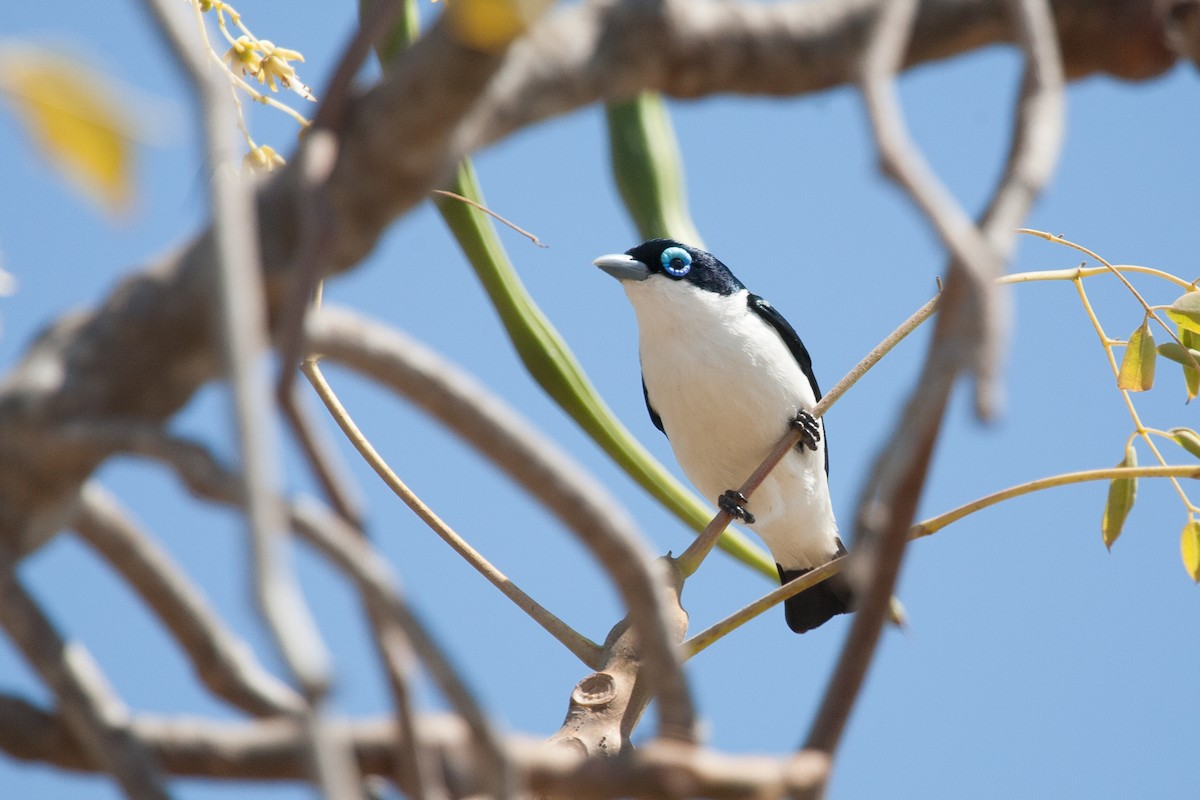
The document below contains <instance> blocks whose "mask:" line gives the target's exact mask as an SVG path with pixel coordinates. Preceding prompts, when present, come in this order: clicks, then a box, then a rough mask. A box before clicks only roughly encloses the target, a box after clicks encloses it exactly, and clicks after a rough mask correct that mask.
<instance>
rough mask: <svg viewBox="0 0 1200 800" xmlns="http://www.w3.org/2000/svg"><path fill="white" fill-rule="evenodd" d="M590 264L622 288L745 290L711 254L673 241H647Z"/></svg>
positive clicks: (725, 293)
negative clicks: (646, 284) (672, 285)
mask: <svg viewBox="0 0 1200 800" xmlns="http://www.w3.org/2000/svg"><path fill="white" fill-rule="evenodd" d="M592 263H593V264H595V265H596V266H597V267H599V268H600V269H602V270H604V271H605V272H607V273H608V274H609V275H612V276H613V277H614V278H616V279H617V280H619V281H621V282H622V283H624V284H625V285H626V287H630V286H631V285H632V284H637V283H641V282H642V281H653V282H656V283H662V282H668V281H671V282H679V283H686V284H690V285H691V286H694V287H696V288H698V289H702V290H704V291H708V292H713V293H715V294H719V295H730V294H733V293H734V292H736V291H738V290H740V289H744V288H746V287H745V286H743V285H742V282H741V281H739V280H738V279H737V278H736V277H734V274H733V273H732V272H730V271H729V267H727V266H725V265H724V264H722V263H721V262H720V261H718V260H717V258H716V257H715V256H713V255H712V253H708V252H706V251H704V250H701V249H700V248H698V247H691V246H689V245H686V244H682V243H681V242H677V241H675V240H674V239H651V240H650V241H648V242H643V243H642V244H639V245H638V246H637V247H634V248H633V249H631V250H626V251H625V252H624V253H620V254H614V255H607V256H600V257H599V258H597V259H596V260H595V261H593V262H592Z"/></svg>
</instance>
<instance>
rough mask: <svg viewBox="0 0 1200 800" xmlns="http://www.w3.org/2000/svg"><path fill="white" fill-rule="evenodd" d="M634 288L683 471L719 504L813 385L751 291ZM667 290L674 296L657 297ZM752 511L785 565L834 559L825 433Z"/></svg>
mask: <svg viewBox="0 0 1200 800" xmlns="http://www.w3.org/2000/svg"><path fill="white" fill-rule="evenodd" d="M656 284H657V285H656ZM627 287H628V289H627V291H628V294H629V296H630V300H631V301H632V302H633V306H634V309H635V311H637V314H638V327H639V331H640V352H641V359H642V375H643V378H644V380H645V382H646V391H647V393H648V395H649V397H650V404H651V405H652V406H653V407H654V409H655V411H657V412H658V414H659V416H660V417H661V418H662V422H663V427H664V428H665V429H666V434H667V437H668V438H669V439H670V442H671V447H672V449H673V450H674V451H675V457H676V459H677V460H678V461H679V464H680V466H681V467H682V468H683V471H684V473H685V474H686V475H687V476H688V479H689V480H690V481H691V482H692V483H693V484H695V486H696V488H697V489H698V490H699V491H700V492H701V494H703V495H704V496H705V498H707V499H708V500H709V501H710V502H714V503H715V502H716V500H717V498H718V497H719V496H720V495H721V494H722V493H723V492H724V491H725V490H727V489H737V488H738V487H739V486H741V485H742V483H743V482H744V481H745V480H746V478H748V477H749V476H750V473H751V472H753V471H754V469H755V468H757V467H758V465H759V464H760V463H761V462H762V460H763V458H764V457H766V455H767V453H769V452H770V451H771V448H772V447H774V446H775V444H776V443H777V442H778V441H779V439H780V438H781V437H782V436H783V435H784V434H785V433H786V432H787V429H788V421H789V420H790V419H791V418H792V417H794V416H795V415H796V412H797V411H799V410H801V409H802V408H811V407H812V406H813V405H814V404H815V402H816V398H815V396H814V394H813V391H812V387H811V386H810V385H809V383H808V379H807V378H806V377H805V375H804V373H803V372H802V371H801V369H800V366H799V365H798V364H797V363H796V361H795V359H794V358H793V357H792V355H791V353H790V352H789V351H788V349H787V347H786V345H784V343H783V340H782V339H780V338H779V335H778V334H777V333H776V332H775V331H774V329H773V328H771V327H770V326H769V325H768V324H767V323H766V322H765V321H763V320H762V319H760V318H759V317H758V316H757V315H755V314H751V313H747V312H746V308H747V307H746V292H745V291H742V292H738V293H736V294H734V295H731V296H727V297H720V296H717V295H713V294H711V293H707V292H702V291H700V290H698V289H695V288H694V287H688V286H686V285H684V284H674V285H672V284H669V283H666V281H657V280H647V281H644V282H642V283H639V284H636V285H628V284H627ZM681 289H683V290H684V291H683V292H681V291H680V290H681ZM665 291H671V292H672V296H671V297H670V302H665V298H654V297H653V294H652V293H655V292H665ZM680 295H685V297H684V299H683V302H681V301H680V300H681V299H680ZM664 308H667V309H670V311H669V312H668V313H664V311H663V310H664ZM747 509H748V510H749V511H750V512H751V513H752V514H754V516H755V517H756V521H755V523H754V525H753V526H752V530H754V531H755V533H757V534H758V535H759V536H760V537H761V538H762V539H763V541H764V542H765V543H766V545H767V547H768V548H769V549H770V550H771V553H772V555H773V556H774V557H775V560H776V561H778V562H779V563H780V564H781V565H782V566H784V567H785V568H788V569H797V568H804V567H811V566H817V565H819V564H822V563H824V562H825V561H828V560H829V559H830V558H831V557H832V555H833V554H834V553H835V552H836V548H837V544H836V542H837V525H836V523H835V521H834V518H833V509H832V506H831V504H830V501H829V488H828V483H827V480H826V475H825V452H824V441H823V440H822V442H821V443H820V445H819V447H818V449H817V450H816V451H815V452H814V451H810V450H804V451H799V450H793V451H792V452H791V453H789V454H788V455H787V456H786V457H785V458H784V460H783V461H782V462H781V463H780V464H779V466H778V467H776V469H775V470H774V471H773V472H772V473H771V474H770V475H769V476H768V478H767V480H766V481H765V482H764V483H763V484H762V486H761V487H760V488H759V489H758V490H757V491H756V492H755V493H754V494H753V495H752V496H751V499H750V503H749V505H748V506H747Z"/></svg>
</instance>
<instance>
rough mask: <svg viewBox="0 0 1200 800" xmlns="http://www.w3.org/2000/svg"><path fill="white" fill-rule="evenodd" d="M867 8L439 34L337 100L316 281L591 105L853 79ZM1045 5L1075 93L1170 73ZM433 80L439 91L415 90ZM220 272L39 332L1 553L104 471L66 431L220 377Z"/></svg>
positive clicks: (271, 279)
mask: <svg viewBox="0 0 1200 800" xmlns="http://www.w3.org/2000/svg"><path fill="white" fill-rule="evenodd" d="M875 6H876V3H875V2H865V1H860V2H857V3H845V2H843V0H817V2H786V3H778V4H775V3H772V4H758V3H746V4H731V3H719V2H716V0H693V1H692V2H690V3H688V4H687V5H686V6H680V5H677V4H670V3H667V4H654V3H633V2H628V3H615V4H612V5H600V4H595V5H593V4H586V5H571V6H563V7H562V8H560V9H558V10H557V11H556V12H555V13H554V14H553V15H551V16H550V17H548V18H547V19H545V20H543V21H542V22H541V23H539V24H538V25H536V26H535V27H534V28H533V29H532V30H531V31H530V32H529V34H528V35H527V36H526V37H525V38H523V39H522V40H520V41H519V42H518V43H517V44H516V45H515V46H514V47H513V48H511V50H510V51H509V53H508V54H507V56H504V55H501V54H498V53H482V52H479V51H477V50H472V49H471V48H469V47H466V46H464V45H462V44H461V43H460V42H457V41H456V40H455V39H454V38H453V36H451V35H450V33H449V32H448V31H447V30H446V28H447V25H448V23H447V22H446V21H445V20H439V21H438V22H437V23H435V24H434V25H433V26H432V27H431V28H430V29H429V31H428V32H426V34H425V35H423V36H422V37H421V38H420V39H419V40H418V41H417V42H416V43H414V44H413V46H412V47H411V48H409V49H408V50H406V51H405V53H404V54H403V55H402V56H400V57H399V59H398V60H397V61H396V62H395V63H394V64H393V65H392V67H391V68H390V69H389V70H388V71H387V72H386V73H385V75H384V76H383V78H382V79H381V81H380V82H379V84H378V85H377V86H375V87H374V88H373V89H371V90H370V91H368V92H365V93H364V94H362V95H358V96H355V97H353V98H352V99H351V100H350V102H349V106H350V109H351V113H350V114H349V122H347V124H346V126H345V129H344V130H343V131H342V136H341V139H340V141H339V146H338V149H337V153H338V159H337V164H336V167H335V168H334V170H333V172H332V173H331V175H330V178H329V196H330V209H331V212H330V213H331V217H330V220H329V225H330V229H331V230H332V231H333V233H332V239H331V241H330V245H329V253H328V258H327V259H326V260H325V262H324V263H323V264H322V266H321V268H322V270H324V271H326V272H335V271H341V270H345V269H348V268H349V267H351V266H352V265H354V264H355V263H357V262H358V261H359V260H360V259H362V258H363V257H364V256H365V255H366V254H367V253H368V252H369V251H370V249H371V248H372V247H373V246H374V244H375V242H376V241H377V239H378V237H379V236H380V235H381V233H382V231H383V230H384V229H385V228H386V227H387V226H388V224H390V222H391V221H392V220H393V219H395V218H396V217H397V216H399V215H401V214H403V213H405V212H406V211H408V210H410V209H411V208H413V207H414V206H415V205H416V204H418V203H420V202H422V201H423V200H424V199H425V198H426V197H428V194H429V192H430V191H432V190H433V189H434V188H436V187H437V185H438V182H439V181H440V180H442V178H443V177H444V176H445V175H446V174H448V172H449V170H450V169H451V168H452V166H453V165H454V164H455V163H456V162H457V161H458V160H459V159H460V158H461V157H462V156H463V155H465V154H466V153H468V152H470V151H472V150H474V149H476V148H478V147H480V146H482V145H483V144H485V143H487V142H490V141H495V140H496V139H498V138H502V137H503V136H506V135H507V134H509V133H511V132H512V131H514V130H517V129H519V128H522V127H525V126H527V125H529V124H532V123H533V122H536V121H539V120H542V119H545V118H547V117H550V116H553V115H556V114H561V113H565V112H567V111H570V110H573V109H575V108H579V107H581V106H583V105H586V104H587V103H590V102H593V101H595V100H598V99H600V98H614V99H616V98H621V97H631V96H633V95H634V94H635V93H636V92H638V91H641V90H646V89H653V90H659V91H663V92H665V93H668V94H674V95H677V96H687V97H698V96H702V95H705V94H713V93H718V92H738V93H744V94H776V95H782V94H803V93H806V92H813V91H818V90H821V89H825V88H829V87H831V86H836V85H841V84H844V83H847V82H851V81H854V80H856V78H857V64H858V63H859V62H858V59H859V58H860V56H861V53H862V51H863V49H864V47H865V41H866V32H867V30H868V29H869V26H868V25H866V21H867V20H869V19H871V18H872V17H873V15H874V13H875ZM684 8H686V9H687V10H686V11H681V9H684ZM1000 8H1001V5H1000V4H999V2H998V0H928V1H927V2H926V3H924V4H923V5H922V13H921V14H919V15H918V18H917V20H916V26H915V28H914V31H913V41H912V46H911V47H910V48H909V52H908V55H907V56H906V58H907V61H906V62H905V65H906V66H912V65H913V64H916V63H921V62H924V61H929V60H932V59H937V58H945V57H948V56H951V55H954V54H957V53H961V52H965V51H967V50H971V49H975V48H979V47H982V46H985V45H988V44H993V43H996V42H1001V41H1005V40H1007V39H1008V38H1010V36H1011V33H1010V27H1009V26H1008V25H1007V24H1006V22H1005V20H1004V18H1003V14H1002V13H1000ZM1053 8H1054V11H1055V22H1056V24H1057V34H1058V38H1059V42H1060V44H1061V46H1062V51H1063V53H1064V59H1065V65H1066V73H1067V74H1068V75H1069V76H1071V77H1079V76H1082V75H1084V74H1088V73H1089V72H1093V71H1097V70H1104V71H1108V72H1109V73H1111V74H1114V75H1120V76H1122V77H1126V78H1135V79H1140V78H1146V77H1149V76H1151V75H1155V74H1158V73H1160V72H1162V71H1163V70H1165V69H1166V68H1167V67H1169V66H1170V65H1171V64H1172V63H1173V61H1174V58H1175V56H1174V54H1173V53H1172V51H1171V50H1170V48H1169V47H1168V45H1167V43H1166V39H1167V37H1166V34H1165V33H1164V31H1163V25H1164V23H1163V19H1162V16H1161V15H1162V12H1161V9H1159V8H1158V5H1157V4H1156V3H1155V2H1153V0H1114V2H1111V3H1095V2H1092V1H1091V0H1056V2H1055V3H1054V5H1053ZM699 53H703V54H704V57H703V58H699V57H698V55H697V54H699ZM747 64H749V65H751V68H745V67H746V65H747ZM430 76H437V77H438V83H439V87H440V89H439V91H437V92H430V91H428V86H429V79H430ZM303 183H304V180H303V178H302V177H301V176H300V174H299V168H298V167H297V166H296V165H295V164H291V165H289V166H288V167H286V168H284V169H283V170H281V171H280V172H278V173H276V174H274V175H273V177H272V179H271V181H270V182H268V183H267V184H265V185H264V186H263V187H262V188H261V190H260V191H259V195H258V206H259V213H258V217H259V219H264V220H270V224H269V225H267V226H265V227H264V228H263V229H262V230H261V231H260V246H261V256H262V264H263V268H264V271H265V279H266V285H265V289H266V299H267V302H268V304H269V307H270V309H271V310H272V311H273V312H277V311H278V310H279V309H280V308H281V307H282V302H283V297H284V296H285V294H286V291H287V287H288V286H289V285H291V281H292V280H293V277H294V276H293V275H292V272H291V270H292V268H293V265H294V264H295V263H296V257H295V256H296V250H297V248H298V247H299V246H300V244H301V243H302V239H303V235H302V231H301V225H302V224H303V221H304V219H305V216H304V214H303V213H301V211H300V209H299V207H298V204H299V202H300V198H302V197H304V196H305V194H304V191H303V188H302V184H303ZM215 257H216V256H215V239H214V237H213V234H212V232H208V233H205V234H203V235H201V236H200V237H198V238H197V239H196V240H195V241H193V242H191V243H189V244H185V245H184V246H182V247H180V248H178V249H177V250H176V251H175V252H174V253H173V254H171V255H169V256H167V257H166V258H164V259H163V260H162V261H161V262H160V263H158V264H157V265H155V266H154V267H153V268H151V269H150V270H149V271H148V272H147V273H145V274H142V275H134V276H133V277H131V278H129V279H127V280H126V281H125V282H124V283H123V284H122V285H121V286H119V287H118V288H117V290H116V291H114V292H113V294H112V295H111V297H110V298H109V299H108V300H107V301H106V302H105V303H104V304H103V305H102V306H101V307H100V308H99V309H97V310H95V311H92V312H90V313H88V314H86V315H82V316H76V317H69V318H64V319H63V320H62V321H61V322H60V323H59V324H57V325H55V326H52V327H51V328H50V329H48V330H47V332H46V333H45V334H44V335H43V336H42V337H40V338H39V339H38V341H37V342H36V343H35V344H34V345H33V346H32V347H31V348H30V349H29V350H28V351H27V353H26V356H25V358H24V360H23V361H22V363H21V364H20V365H18V366H17V367H16V368H15V370H14V371H13V372H12V373H11V374H10V375H9V376H7V378H6V380H5V381H4V383H3V386H2V387H0V538H4V539H6V540H8V541H9V542H10V544H11V545H12V546H13V547H14V548H17V549H18V550H20V551H21V552H25V551H27V550H28V549H31V548H33V547H36V546H37V545H38V544H39V543H40V542H42V541H44V540H45V539H46V538H48V537H49V536H51V535H53V534H54V533H55V532H56V531H57V530H58V529H60V528H61V527H62V526H64V525H65V524H67V523H68V521H69V518H70V516H71V514H72V511H71V503H72V502H73V500H74V498H75V496H76V494H77V492H78V488H79V486H80V485H81V483H82V481H83V480H84V479H85V478H86V477H87V476H88V475H89V474H90V473H91V471H92V470H93V469H94V468H95V466H96V465H97V464H98V463H99V461H100V460H102V458H103V457H104V454H102V453H86V454H84V453H78V452H74V451H71V450H69V449H66V448H64V447H62V446H61V443H59V442H58V441H57V440H56V434H57V429H58V426H59V425H60V424H62V423H63V422H64V421H66V420H69V419H71V418H73V417H76V416H81V415H86V416H88V417H89V418H93V419H94V418H96V417H97V416H112V417H123V418H126V419H130V418H138V419H142V420H145V421H151V422H152V421H157V420H161V419H164V418H166V417H168V416H170V415H171V414H173V413H174V412H175V411H176V410H178V409H179V408H181V407H182V406H183V405H184V404H185V403H186V402H187V400H188V399H189V398H190V397H191V395H192V394H193V393H194V392H195V391H196V389H197V388H198V387H199V386H200V385H202V384H203V383H204V382H206V381H208V380H211V379H212V378H214V377H215V376H216V375H217V374H218V372H219V365H218V363H217V360H216V358H215V352H216V350H215V347H214V342H215V341H216V339H215V337H214V329H213V327H212V325H211V323H210V303H209V298H210V297H211V296H212V291H213V290H212V266H213V264H214V263H215ZM47 376H55V377H54V378H53V380H51V379H49V378H48V377H47Z"/></svg>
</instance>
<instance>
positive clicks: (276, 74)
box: [257, 39, 316, 100]
mask: <svg viewBox="0 0 1200 800" xmlns="http://www.w3.org/2000/svg"><path fill="white" fill-rule="evenodd" d="M258 45H259V47H260V48H261V49H262V64H261V69H260V70H259V71H258V73H257V75H258V82H259V83H263V82H266V84H267V85H268V86H270V87H271V91H272V92H274V91H276V88H275V81H276V80H278V81H279V82H280V83H282V84H283V85H284V87H286V88H288V89H291V90H292V91H293V92H295V93H296V94H298V95H300V96H301V97H303V98H304V99H305V100H315V99H316V98H315V97H313V95H312V92H311V91H309V88H308V87H307V86H305V85H304V84H303V83H301V82H300V79H299V78H297V77H296V70H295V69H293V68H292V65H291V64H289V63H288V62H289V61H304V56H302V55H300V53H298V52H296V51H295V50H288V49H287V48H285V47H276V46H275V45H274V43H272V42H270V41H268V40H266V39H260V40H259V41H258Z"/></svg>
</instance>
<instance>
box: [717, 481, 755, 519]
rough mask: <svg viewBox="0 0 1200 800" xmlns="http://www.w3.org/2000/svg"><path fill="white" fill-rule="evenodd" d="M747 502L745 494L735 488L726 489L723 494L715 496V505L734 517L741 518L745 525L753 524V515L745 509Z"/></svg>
mask: <svg viewBox="0 0 1200 800" xmlns="http://www.w3.org/2000/svg"><path fill="white" fill-rule="evenodd" d="M749 502H750V501H749V500H747V499H746V495H744V494H742V493H741V492H739V491H738V490H737V489H726V490H725V494H723V495H721V496H720V497H718V498H717V505H718V506H720V507H721V510H722V511H728V512H729V513H730V515H731V516H732V517H733V518H734V519H737V520H741V521H742V522H744V523H746V524H747V525H753V524H754V515H753V514H751V513H750V512H749V511H747V510H746V504H747V503H749Z"/></svg>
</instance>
